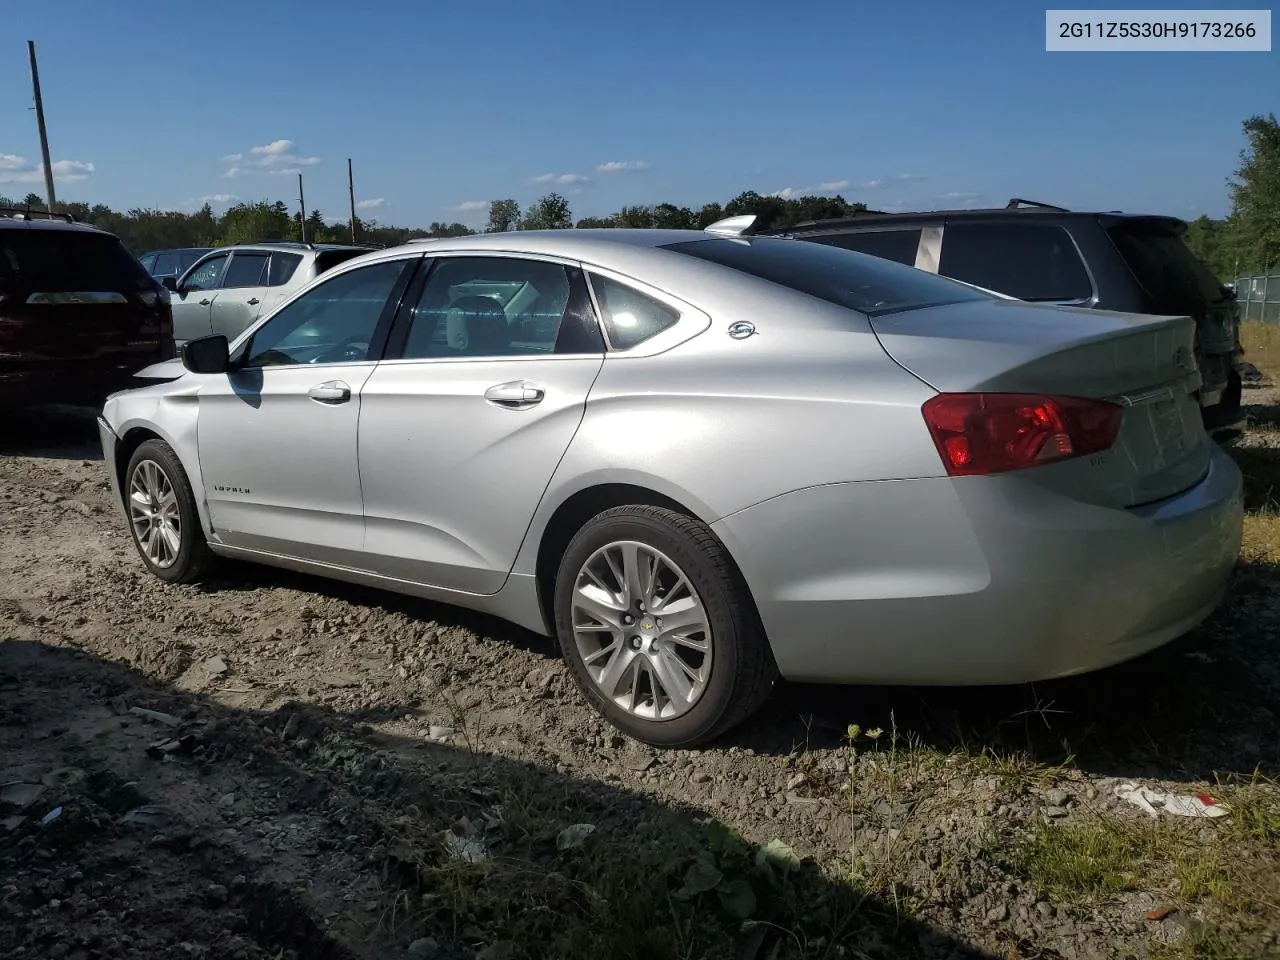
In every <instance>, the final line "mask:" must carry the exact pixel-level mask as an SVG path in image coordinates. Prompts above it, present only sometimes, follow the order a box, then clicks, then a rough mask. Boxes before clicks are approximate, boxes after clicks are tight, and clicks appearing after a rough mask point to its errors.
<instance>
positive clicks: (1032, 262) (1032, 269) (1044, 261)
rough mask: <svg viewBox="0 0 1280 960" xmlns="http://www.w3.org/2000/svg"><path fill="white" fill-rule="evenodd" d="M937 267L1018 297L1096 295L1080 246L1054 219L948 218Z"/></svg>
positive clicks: (1054, 298) (1083, 297)
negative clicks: (984, 220)
mask: <svg viewBox="0 0 1280 960" xmlns="http://www.w3.org/2000/svg"><path fill="white" fill-rule="evenodd" d="M938 272H939V273H940V274H942V275H943V276H944V277H954V278H955V279H956V280H963V281H964V282H965V283H972V284H974V285H975V286H979V287H985V288H986V289H988V290H994V291H996V292H997V293H1005V294H1008V295H1009V296H1011V297H1017V298H1018V299H1019V300H1046V301H1057V300H1087V299H1089V297H1091V296H1093V284H1092V283H1091V282H1090V280H1089V274H1088V272H1087V271H1086V270H1085V268H1084V262H1083V261H1082V260H1081V259H1080V254H1079V252H1078V251H1077V250H1076V245H1075V244H1074V243H1073V242H1072V240H1071V237H1070V236H1069V235H1068V234H1067V231H1066V230H1064V229H1063V228H1062V227H1059V226H1055V225H1054V224H1050V223H964V222H959V223H956V222H952V223H948V224H947V225H946V227H945V228H944V230H943V233H942V256H941V258H940V259H939V263H938Z"/></svg>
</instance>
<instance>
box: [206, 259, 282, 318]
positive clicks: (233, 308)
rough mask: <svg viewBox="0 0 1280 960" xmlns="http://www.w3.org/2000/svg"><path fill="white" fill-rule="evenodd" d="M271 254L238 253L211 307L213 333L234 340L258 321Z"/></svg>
mask: <svg viewBox="0 0 1280 960" xmlns="http://www.w3.org/2000/svg"><path fill="white" fill-rule="evenodd" d="M270 257H271V255H270V254H269V253H266V252H265V251H258V250H236V251H235V252H234V253H232V254H231V263H230V264H229V265H228V266H227V269H226V271H225V272H224V273H223V275H222V286H221V288H220V289H219V290H218V296H217V297H216V298H215V299H214V301H213V305H212V306H211V307H210V308H209V323H210V326H211V327H212V328H213V332H214V333H220V334H222V335H223V336H224V337H226V338H227V339H228V340H234V339H235V338H236V337H238V336H240V334H242V333H243V332H244V331H245V330H248V329H249V327H251V326H252V325H253V322H254V321H255V320H257V319H258V314H259V312H260V311H261V309H262V301H263V299H264V298H265V297H266V295H267V293H266V284H267V261H268V260H269V259H270Z"/></svg>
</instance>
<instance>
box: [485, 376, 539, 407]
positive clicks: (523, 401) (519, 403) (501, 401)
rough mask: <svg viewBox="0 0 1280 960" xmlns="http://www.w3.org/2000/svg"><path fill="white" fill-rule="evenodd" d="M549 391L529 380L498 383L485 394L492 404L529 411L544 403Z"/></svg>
mask: <svg viewBox="0 0 1280 960" xmlns="http://www.w3.org/2000/svg"><path fill="white" fill-rule="evenodd" d="M546 395H547V391H546V390H544V389H543V388H542V387H540V386H538V385H537V384H536V383H530V382H529V381H527V380H510V381H508V382H507V383H496V384H494V385H493V386H492V387H490V388H489V389H488V390H486V391H485V392H484V398H485V399H486V400H488V401H489V402H490V403H495V404H497V405H498V406H500V407H506V408H508V409H509V410H528V409H529V408H530V407H532V406H536V405H537V404H539V403H541V402H542V399H543V397H545V396H546Z"/></svg>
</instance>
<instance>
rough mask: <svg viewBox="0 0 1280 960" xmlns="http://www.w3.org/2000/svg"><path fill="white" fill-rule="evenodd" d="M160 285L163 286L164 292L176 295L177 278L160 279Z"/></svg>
mask: <svg viewBox="0 0 1280 960" xmlns="http://www.w3.org/2000/svg"><path fill="white" fill-rule="evenodd" d="M160 283H161V284H162V285H163V286H164V288H165V289H166V290H168V291H169V292H170V293H177V292H178V278H177V277H173V276H168V277H161V278H160Z"/></svg>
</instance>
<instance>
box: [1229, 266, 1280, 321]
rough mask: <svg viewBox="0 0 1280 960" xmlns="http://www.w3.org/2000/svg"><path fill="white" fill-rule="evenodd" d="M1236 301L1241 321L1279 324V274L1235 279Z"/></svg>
mask: <svg viewBox="0 0 1280 960" xmlns="http://www.w3.org/2000/svg"><path fill="white" fill-rule="evenodd" d="M1236 300H1237V301H1239V303H1240V318H1241V319H1242V320H1261V321H1263V322H1264V323H1280V273H1273V274H1270V275H1269V276H1266V275H1264V276H1255V277H1239V278H1237V280H1236Z"/></svg>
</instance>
